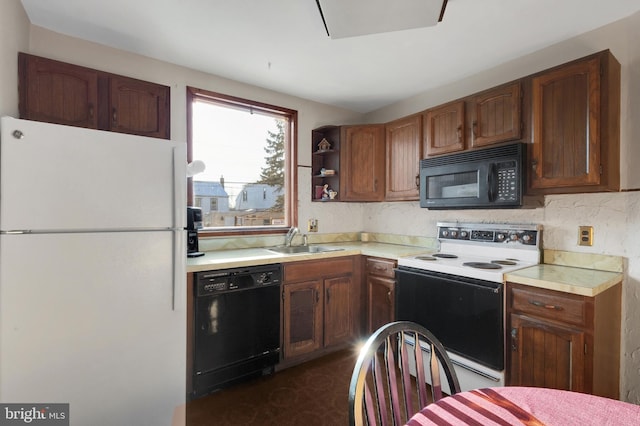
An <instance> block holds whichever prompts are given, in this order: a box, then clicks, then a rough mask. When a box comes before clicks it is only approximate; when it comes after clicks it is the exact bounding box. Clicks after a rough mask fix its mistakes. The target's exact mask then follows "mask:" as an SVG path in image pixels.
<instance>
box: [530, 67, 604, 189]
mask: <svg viewBox="0 0 640 426" xmlns="http://www.w3.org/2000/svg"><path fill="white" fill-rule="evenodd" d="M532 100H533V155H532V163H531V167H532V171H533V173H532V176H531V187H532V188H557V187H570V186H585V185H586V186H589V185H598V184H599V183H600V166H601V158H600V59H599V58H598V57H595V58H592V59H590V60H588V61H583V62H576V63H573V64H571V65H568V66H565V67H561V68H557V69H554V70H552V71H550V72H547V73H544V74H542V75H540V76H538V77H535V78H533V81H532Z"/></svg>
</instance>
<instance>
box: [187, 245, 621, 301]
mask: <svg viewBox="0 0 640 426" xmlns="http://www.w3.org/2000/svg"><path fill="white" fill-rule="evenodd" d="M394 242H395V241H394ZM311 245H312V246H314V245H316V244H311ZM317 245H320V246H323V247H328V248H334V249H340V250H337V251H328V252H322V253H298V254H280V253H275V252H272V251H269V250H267V249H266V248H263V247H255V248H237V249H226V250H212V251H205V252H204V253H205V255H204V256H201V257H195V258H188V259H187V272H200V271H207V270H216V269H226V268H237V267H246V266H257V265H267V264H274V263H287V262H298V261H303V260H318V259H329V258H333V257H342V256H354V255H365V256H374V257H382V258H386V259H394V260H397V259H398V258H400V257H403V256H412V255H417V254H426V253H433V252H434V251H436V250H435V249H434V248H432V247H421V246H417V245H416V246H414V245H404V244H393V243H388V242H366V241H348V242H328V243H324V244H317ZM592 257H593V256H591V257H588V256H586V257H585V256H584V255H583V254H581V253H569V252H559V251H558V252H556V251H547V250H545V260H546V259H549V260H550V261H552V262H554V263H560V264H548V263H547V264H540V265H535V266H531V267H528V268H523V269H518V270H516V271H513V272H510V273H508V274H505V281H509V282H513V283H517V284H525V285H530V286H533V287H539V288H546V289H549V290H556V291H562V292H565V293H572V294H578V295H583V296H588V297H594V296H596V295H598V294H599V293H601V292H603V291H605V290H607V289H608V288H610V287H612V286H614V285H616V284H617V283H619V282H621V281H622V279H623V274H622V272H621V271H622V263H621V259H618V258H614V257H607V256H597V258H595V259H594V258H592ZM611 261H614V262H613V264H612V263H611ZM581 262H582V263H581ZM584 262H586V263H588V265H587V264H583V263H584ZM617 263H620V264H619V265H618V264H617ZM598 265H600V266H602V269H605V268H606V269H609V270H600V269H592V268H593V267H594V266H598Z"/></svg>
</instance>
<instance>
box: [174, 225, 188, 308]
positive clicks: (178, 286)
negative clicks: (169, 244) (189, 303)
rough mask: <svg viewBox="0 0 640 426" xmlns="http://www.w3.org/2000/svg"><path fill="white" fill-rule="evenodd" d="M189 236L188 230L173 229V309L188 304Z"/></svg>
mask: <svg viewBox="0 0 640 426" xmlns="http://www.w3.org/2000/svg"><path fill="white" fill-rule="evenodd" d="M186 253H187V236H186V231H183V230H174V231H173V286H172V290H173V295H172V302H171V309H172V310H174V311H180V310H182V309H183V308H184V307H185V306H186V299H185V298H186V292H187V289H186V281H187V267H186V256H187V255H186Z"/></svg>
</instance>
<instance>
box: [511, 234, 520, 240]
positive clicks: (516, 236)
mask: <svg viewBox="0 0 640 426" xmlns="http://www.w3.org/2000/svg"><path fill="white" fill-rule="evenodd" d="M509 239H510V240H511V241H518V234H511V235H509Z"/></svg>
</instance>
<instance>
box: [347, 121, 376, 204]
mask: <svg viewBox="0 0 640 426" xmlns="http://www.w3.org/2000/svg"><path fill="white" fill-rule="evenodd" d="M340 143H341V151H340V166H341V174H342V177H341V178H340V192H341V193H342V195H340V194H338V195H339V197H340V199H341V200H342V201H382V200H383V199H384V183H385V177H384V173H385V159H384V125H382V124H367V125H362V126H344V127H342V136H341V142H340Z"/></svg>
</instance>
